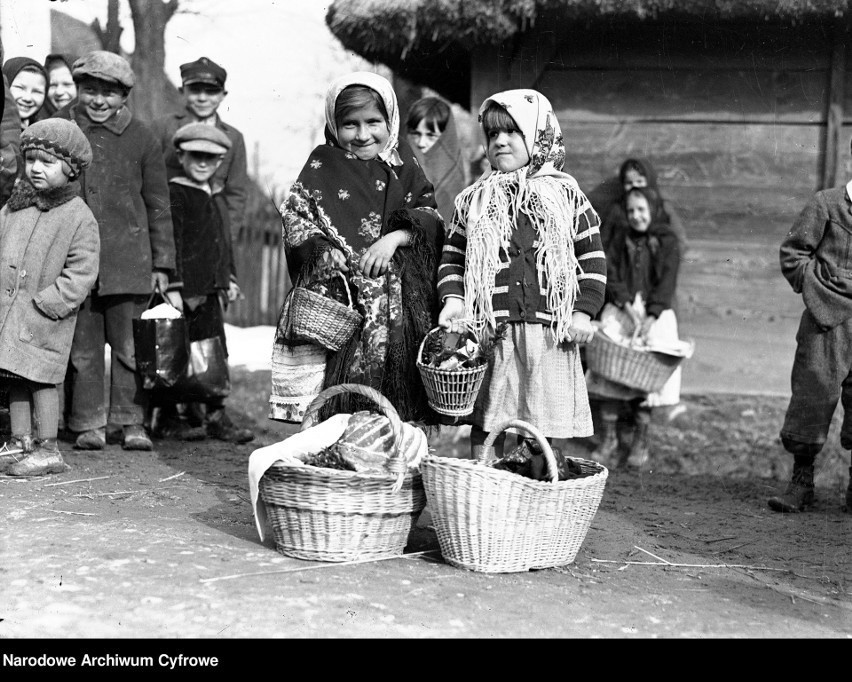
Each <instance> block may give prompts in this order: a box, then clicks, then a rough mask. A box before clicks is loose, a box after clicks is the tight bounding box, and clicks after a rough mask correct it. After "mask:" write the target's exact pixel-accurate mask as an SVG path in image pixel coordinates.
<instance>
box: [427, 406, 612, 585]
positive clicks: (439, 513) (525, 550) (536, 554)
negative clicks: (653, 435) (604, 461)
mask: <svg viewBox="0 0 852 682" xmlns="http://www.w3.org/2000/svg"><path fill="white" fill-rule="evenodd" d="M508 428H516V429H520V430H522V431H526V432H527V433H529V434H530V435H532V436H534V437H535V438H536V440H537V441H538V442H539V444H540V445H541V448H542V451H543V452H544V455H545V459H546V460H547V465H548V470H549V473H550V477H551V480H550V481H536V480H532V479H529V478H526V477H524V476H520V475H518V474H515V473H512V472H509V471H503V470H499V469H495V468H493V467H490V466H486V464H485V462H486V461H488V460H489V459H493V457H494V441H495V439H496V438H497V436H499V435H500V433H501V432H503V431H504V430H505V429H508ZM572 459H573V461H574V463H576V464H577V465H579V467H580V468H581V470H582V471H583V474H584V475H583V476H582V477H580V478H574V479H569V480H564V481H560V480H558V477H557V465H556V460H555V458H554V455H553V451H552V449H551V447H550V445H549V444H548V442H547V439H546V438H544V436H543V435H542V434H541V433H540V432H539V431H538V430H537V429H536V428H535V427H534V426H532V425H531V424H529V423H527V422H524V421H520V420H517V419H513V420H509V421H507V422H504V423H503V424H501V425H500V426H499V427H498V428H496V429H494V430H493V431H492V432H491V433H490V434H489V436H488V439H487V440H486V441H485V444H484V445H483V446H482V447H481V448H480V452H479V454H478V457H477V459H476V460H475V461H473V460H464V459H454V458H449V457H438V456H434V455H429V456H428V457H426V458H425V459H424V461H423V463H422V464H421V467H420V468H421V471H422V473H423V484H424V485H425V487H426V495H427V497H428V499H429V507H430V509H431V512H432V523H433V525H434V526H435V531H436V533H437V535H438V543H439V545H440V547H441V553H442V554H443V556H444V559H445V560H446V561H447V562H448V563H449V564H452V565H453V566H457V567H459V568H465V569H468V570H471V571H478V572H486V573H511V572H519V571H527V570H530V569H536V568H550V567H553V566H561V565H564V564H569V563H571V562H572V561H573V560H574V557H575V556H576V554H577V551H578V550H579V548H580V546H581V545H582V543H583V540H584V539H585V537H586V533H587V532H588V530H589V526H590V525H591V523H592V519H593V518H594V516H595V513H596V512H597V509H598V505H599V504H600V501H601V498H602V496H603V490H604V485H605V484H606V479H607V476H608V475H609V472H608V471H607V469H606V468H605V467H603V466H601V465H600V464H598V463H597V462H592V461H589V460H584V459H576V458H572Z"/></svg>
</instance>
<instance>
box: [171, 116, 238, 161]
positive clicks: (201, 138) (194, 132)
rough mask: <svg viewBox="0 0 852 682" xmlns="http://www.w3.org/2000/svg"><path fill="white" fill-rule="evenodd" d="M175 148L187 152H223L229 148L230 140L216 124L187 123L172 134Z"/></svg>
mask: <svg viewBox="0 0 852 682" xmlns="http://www.w3.org/2000/svg"><path fill="white" fill-rule="evenodd" d="M172 142H173V143H174V145H175V147H176V148H177V149H181V150H183V151H187V152H207V153H208V154H224V153H225V152H227V151H228V150H229V149H230V148H231V140H230V138H228V136H227V135H226V134H225V133H223V132H222V131H221V130H219V129H218V128H217V127H216V126H212V125H210V124H209V123H187V124H186V125H185V126H181V127H180V128H178V129H177V132H175V134H174V135H173V136H172Z"/></svg>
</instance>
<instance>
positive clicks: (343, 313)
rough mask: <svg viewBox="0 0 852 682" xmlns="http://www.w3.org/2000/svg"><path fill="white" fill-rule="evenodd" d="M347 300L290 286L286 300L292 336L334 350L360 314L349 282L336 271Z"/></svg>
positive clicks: (357, 323) (355, 325)
mask: <svg viewBox="0 0 852 682" xmlns="http://www.w3.org/2000/svg"><path fill="white" fill-rule="evenodd" d="M335 273H336V276H338V277H340V279H342V280H343V288H344V289H345V290H346V297H347V300H348V304H343V303H340V302H339V301H335V300H334V299H333V298H329V297H328V296H323V295H322V294H319V293H317V292H315V291H311V290H310V289H307V288H305V287H302V286H297V287H294V288H293V296H292V300H291V302H290V331H291V333H292V335H293V337H294V338H296V339H299V340H302V341H313V342H314V343H318V344H320V345H321V346H323V347H324V348H327V349H328V350H330V351H334V352H337V351H339V350H340V349H341V347H342V346H343V344H345V343H346V342H347V341H348V340H349V339H350V338H352V335H353V334H354V333H355V332H356V331H357V330H358V327H360V326H361V322H362V321H363V319H364V318H363V316H362V315H361V313H359V312H358V311H357V310H355V308H354V307H353V303H352V292H351V291H350V290H349V282H348V281H347V280H346V277H344V276H343V274H342V273H341V272H340V271H335Z"/></svg>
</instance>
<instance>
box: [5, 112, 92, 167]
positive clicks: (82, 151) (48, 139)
mask: <svg viewBox="0 0 852 682" xmlns="http://www.w3.org/2000/svg"><path fill="white" fill-rule="evenodd" d="M28 149H40V150H42V151H45V152H47V153H48V154H52V155H53V156H55V157H56V158H58V159H61V160H62V161H65V163H67V164H68V165H69V166H70V167H71V171H72V172H73V173H74V175H75V176H77V175H80V172H81V171H82V170H83V169H84V168H87V167H88V166H89V164H90V163H92V147H91V145H90V144H89V141H88V140H87V139H86V136H85V135H84V134H83V131H82V130H80V128H79V126H78V125H77V124H76V123H74V122H73V121H69V120H67V119H64V118H46V119H44V120H43V121H36V122H35V123H33V124H32V125H29V126H27V127H26V128H24V130H23V131H22V132H21V153H25V152H26V151H27V150H28Z"/></svg>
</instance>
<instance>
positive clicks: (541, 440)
mask: <svg viewBox="0 0 852 682" xmlns="http://www.w3.org/2000/svg"><path fill="white" fill-rule="evenodd" d="M512 427H514V428H516V429H523V430H524V431H526V432H527V433H529V434H530V435H531V436H533V437H534V438H535V439H536V440H537V441H538V444H539V445H540V446H541V451H542V452H543V453H544V459H545V460H546V461H547V470H548V473H550V482H551V483H556V482H557V481H558V480H559V470H558V469H557V465H556V457H555V456H554V455H553V448H551V447H550V443H548V442H547V437H546V436H545V435H544V434H543V433H542V432H541V431H539V430H538V429H537V428H536V427H535V426H533V425H532V424H530V423H529V422H525V421H523V420H521V419H507V420H506V421H504V422H502V423H501V424H498V425H497V427H496V428H494V429H492V430H491V431H490V432H489V433H488V436H487V437H486V438H485V442H484V443H483V444H482V447H481V448H480V449H479V459H480V461H481V462H482V461H484V460H485V457H486V456H487V454H488V452H489V451H490V449H491V448H493V447H494V441H495V440H497V437H498V436H499V435H500V434H501V433H503V431H505V430H506V429H508V428H512Z"/></svg>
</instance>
